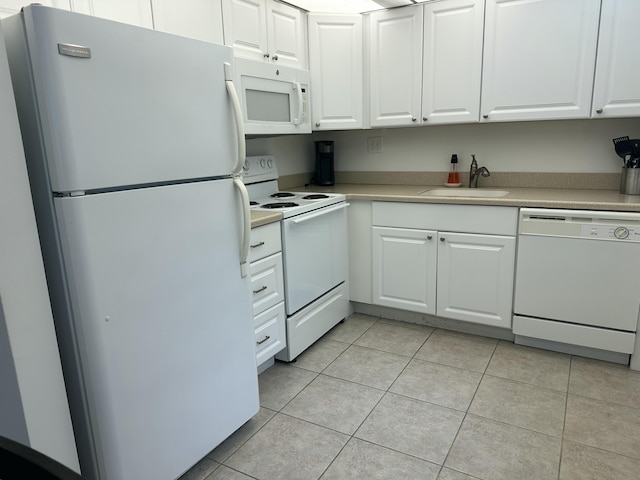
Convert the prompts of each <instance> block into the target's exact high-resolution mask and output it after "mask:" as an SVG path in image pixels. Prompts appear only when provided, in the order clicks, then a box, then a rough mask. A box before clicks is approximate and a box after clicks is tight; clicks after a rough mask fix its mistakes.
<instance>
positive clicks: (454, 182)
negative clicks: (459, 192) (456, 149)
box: [447, 153, 460, 187]
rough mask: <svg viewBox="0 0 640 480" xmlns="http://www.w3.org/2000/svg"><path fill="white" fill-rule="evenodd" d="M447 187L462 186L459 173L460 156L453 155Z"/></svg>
mask: <svg viewBox="0 0 640 480" xmlns="http://www.w3.org/2000/svg"><path fill="white" fill-rule="evenodd" d="M447 185H449V186H456V187H458V186H460V174H459V173H458V155H456V154H455V153H454V154H453V155H451V169H450V170H449V176H448V177H447Z"/></svg>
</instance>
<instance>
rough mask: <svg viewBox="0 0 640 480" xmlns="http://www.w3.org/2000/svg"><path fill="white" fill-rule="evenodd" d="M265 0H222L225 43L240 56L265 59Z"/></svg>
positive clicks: (267, 53)
mask: <svg viewBox="0 0 640 480" xmlns="http://www.w3.org/2000/svg"><path fill="white" fill-rule="evenodd" d="M265 11H266V3H265V0H222V14H223V15H222V20H223V25H224V43H225V45H229V46H231V47H233V53H234V54H235V55H237V56H239V57H244V58H250V59H253V60H259V61H264V60H265V59H266V58H268V57H267V56H268V55H269V47H268V45H267V24H266V13H265Z"/></svg>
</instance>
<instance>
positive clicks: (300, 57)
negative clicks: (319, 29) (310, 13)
mask: <svg viewBox="0 0 640 480" xmlns="http://www.w3.org/2000/svg"><path fill="white" fill-rule="evenodd" d="M266 15H267V17H266V21H267V44H268V46H269V59H270V60H271V62H272V63H274V64H277V65H284V66H287V67H294V68H302V69H306V68H307V53H306V51H307V47H306V41H305V39H306V37H307V35H306V29H305V25H306V23H305V22H304V21H303V13H302V11H301V10H299V9H297V8H294V7H291V6H289V5H285V4H284V3H278V2H274V1H273V0H269V2H268V3H267V10H266Z"/></svg>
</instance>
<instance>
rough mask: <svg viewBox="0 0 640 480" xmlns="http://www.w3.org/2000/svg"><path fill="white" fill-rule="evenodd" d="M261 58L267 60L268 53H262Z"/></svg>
mask: <svg viewBox="0 0 640 480" xmlns="http://www.w3.org/2000/svg"><path fill="white" fill-rule="evenodd" d="M262 56H263V57H264V58H269V57H270V55H269V53H268V52H267V53H263V54H262Z"/></svg>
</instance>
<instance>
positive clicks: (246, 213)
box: [233, 177, 251, 278]
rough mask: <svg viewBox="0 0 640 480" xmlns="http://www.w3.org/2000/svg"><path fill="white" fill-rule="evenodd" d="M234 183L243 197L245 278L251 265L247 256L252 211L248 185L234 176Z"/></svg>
mask: <svg viewBox="0 0 640 480" xmlns="http://www.w3.org/2000/svg"><path fill="white" fill-rule="evenodd" d="M233 183H234V185H235V186H236V188H237V189H238V191H239V192H240V198H241V199H242V238H241V240H240V275H241V276H242V277H243V278H244V277H246V276H247V273H248V271H249V270H248V269H249V266H248V264H247V258H249V243H250V240H251V211H250V210H249V192H247V187H245V186H244V183H242V179H241V178H239V177H234V179H233Z"/></svg>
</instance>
